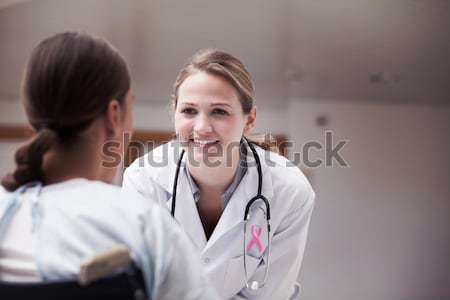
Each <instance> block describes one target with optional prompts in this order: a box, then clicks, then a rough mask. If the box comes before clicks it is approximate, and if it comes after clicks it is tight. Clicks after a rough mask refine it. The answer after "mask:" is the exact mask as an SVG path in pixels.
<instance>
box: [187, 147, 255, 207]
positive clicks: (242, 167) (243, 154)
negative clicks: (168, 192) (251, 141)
mask: <svg viewBox="0 0 450 300" xmlns="http://www.w3.org/2000/svg"><path fill="white" fill-rule="evenodd" d="M184 171H185V175H186V177H187V179H188V182H189V186H190V188H191V192H192V195H193V196H194V200H195V203H197V202H198V200H199V199H200V191H199V189H198V186H197V184H196V183H195V181H194V178H192V176H191V174H190V172H189V170H188V168H184ZM246 172H247V147H246V146H245V144H244V143H241V146H240V158H239V165H238V168H237V170H236V174H235V175H234V178H233V181H232V182H231V184H230V186H229V187H228V188H227V189H226V191H225V192H224V193H223V194H222V196H221V197H222V209H225V207H226V206H227V204H228V202H229V201H230V199H231V196H233V193H234V191H235V190H236V188H237V187H238V186H239V183H240V182H241V181H242V178H244V175H245V173H246Z"/></svg>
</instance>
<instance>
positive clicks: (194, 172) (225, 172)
mask: <svg viewBox="0 0 450 300" xmlns="http://www.w3.org/2000/svg"><path fill="white" fill-rule="evenodd" d="M236 150H237V151H233V152H232V157H231V158H230V159H227V158H224V159H223V161H222V162H221V163H220V164H219V165H208V164H205V163H204V162H200V163H197V164H195V165H193V164H191V163H189V160H188V161H187V167H188V170H189V173H190V174H191V176H192V178H193V179H194V181H195V183H196V184H197V186H198V188H199V190H200V193H201V192H202V191H216V192H219V193H223V192H225V191H226V190H227V188H228V187H229V186H230V185H231V183H232V182H233V179H234V176H235V175H236V171H237V168H238V165H239V163H240V152H239V150H238V149H236Z"/></svg>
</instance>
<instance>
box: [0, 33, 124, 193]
mask: <svg viewBox="0 0 450 300" xmlns="http://www.w3.org/2000/svg"><path fill="white" fill-rule="evenodd" d="M129 89H130V75H129V71H128V68H127V65H126V63H125V60H124V59H123V58H122V57H121V56H120V54H119V53H118V52H117V51H116V50H115V49H114V48H113V47H112V46H111V45H110V44H109V43H108V42H106V41H105V40H102V39H99V38H95V37H92V36H90V35H88V34H85V33H79V32H64V33H60V34H56V35H54V36H52V37H49V38H47V39H45V40H43V41H41V42H40V43H39V44H38V45H37V46H36V48H34V50H33V52H32V54H31V57H30V59H29V61H28V64H27V67H26V69H25V74H24V79H23V91H22V92H23V101H24V106H25V110H26V113H27V117H28V120H29V122H30V124H31V126H32V127H33V129H34V130H35V131H36V133H35V135H34V136H33V137H32V138H31V140H30V141H29V142H28V143H27V144H25V145H24V146H22V147H20V148H19V149H18V150H17V151H16V154H15V161H16V164H17V167H16V169H15V170H14V171H13V172H12V173H10V174H8V175H6V176H5V177H4V178H3V179H2V182H1V183H2V185H3V186H4V187H5V188H6V189H7V190H9V191H13V190H15V189H17V188H18V187H20V186H21V185H23V184H25V183H28V182H31V181H41V182H45V174H44V172H43V171H42V160H43V156H44V154H45V153H46V152H47V151H48V150H49V149H50V148H52V147H53V146H55V145H56V144H59V145H62V146H64V147H71V146H72V145H74V144H75V143H76V142H77V140H78V137H79V135H80V133H82V132H83V131H84V130H85V129H87V128H88V127H89V126H90V124H91V123H92V122H93V121H94V120H95V119H96V118H97V117H99V116H100V115H101V114H103V113H104V112H105V111H106V109H107V107H108V104H109V102H110V101H111V100H113V99H116V100H117V101H119V103H121V104H122V103H123V101H124V99H125V96H126V94H127V92H128V90H129Z"/></svg>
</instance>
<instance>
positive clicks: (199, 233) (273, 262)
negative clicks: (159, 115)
mask: <svg viewBox="0 0 450 300" xmlns="http://www.w3.org/2000/svg"><path fill="white" fill-rule="evenodd" d="M173 106H174V121H175V131H176V134H177V137H178V138H177V140H176V141H173V142H170V143H168V144H164V145H162V146H160V147H158V148H156V149H155V150H153V151H152V152H149V153H148V154H147V155H146V156H144V157H141V158H138V159H137V160H136V161H135V162H134V163H133V164H132V165H131V166H130V167H129V168H128V169H127V170H126V171H125V174H124V181H123V188H124V189H126V190H133V191H138V192H140V193H141V194H142V195H144V197H146V198H147V199H157V200H158V202H159V203H161V204H162V205H163V206H165V207H167V208H168V209H169V210H170V211H171V212H172V215H173V216H174V218H175V219H176V220H177V221H178V223H180V224H181V226H182V227H183V228H184V230H185V231H186V232H187V234H188V236H189V237H190V238H191V240H192V241H193V243H194V245H195V246H196V248H197V249H198V251H199V253H200V256H201V258H202V260H203V262H204V267H205V270H206V272H207V274H208V275H209V277H210V279H211V281H212V283H213V285H214V286H215V288H216V289H217V291H218V292H219V294H220V295H221V296H222V298H223V299H297V298H298V294H299V286H298V284H297V282H296V281H297V277H298V274H299V270H300V265H301V262H302V258H303V252H304V249H305V243H306V238H307V232H308V225H309V221H310V217H311V213H312V209H313V204H314V192H313V190H312V188H311V186H310V184H309V183H308V181H307V180H306V178H305V176H304V175H303V174H302V173H301V171H300V170H299V169H298V168H297V167H295V166H293V164H291V163H289V162H288V161H287V160H286V159H285V158H284V157H282V156H280V155H278V154H276V153H274V152H270V151H267V150H264V149H263V148H261V147H259V146H257V145H256V144H254V143H252V142H251V141H248V140H247V139H246V138H245V136H246V135H247V134H249V132H250V131H251V129H252V128H253V127H254V125H255V121H256V107H255V105H254V90H253V85H252V81H251V78H250V74H249V73H248V71H247V70H246V68H245V67H244V65H243V64H242V63H241V62H240V61H239V60H238V59H237V58H235V57H233V56H232V55H230V54H228V53H225V52H222V51H218V50H213V49H205V50H201V51H199V52H197V53H196V54H195V55H194V56H193V57H192V58H191V60H190V61H189V62H188V63H187V64H186V65H185V66H184V68H183V69H182V70H181V71H180V73H179V74H178V77H177V79H176V82H175V84H174V95H173ZM174 198H175V199H174Z"/></svg>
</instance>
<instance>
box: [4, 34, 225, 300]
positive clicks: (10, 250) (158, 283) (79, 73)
mask: <svg viewBox="0 0 450 300" xmlns="http://www.w3.org/2000/svg"><path fill="white" fill-rule="evenodd" d="M23 100H24V106H25V110H26V113H27V116H28V120H29V122H30V125H31V126H32V127H33V128H34V130H35V131H36V133H35V135H34V137H33V138H32V139H31V141H29V142H28V144H26V145H25V146H23V147H21V148H20V149H18V150H17V152H16V155H15V160H16V164H17V167H16V169H15V170H14V172H12V173H11V174H9V175H7V176H6V177H4V178H3V180H2V186H3V187H2V188H0V280H1V281H9V282H11V281H13V282H39V281H45V282H48V281H56V280H75V279H77V277H78V274H79V271H80V263H81V262H82V261H83V260H84V259H85V258H88V257H90V256H92V255H94V254H96V253H98V252H101V251H104V250H107V249H109V248H111V247H113V246H116V245H124V246H126V247H127V248H128V249H129V250H130V252H131V257H132V259H133V261H134V262H135V263H136V265H137V266H138V267H139V268H140V269H141V270H142V271H143V275H144V279H145V284H146V287H147V290H148V292H149V295H150V296H151V297H152V299H208V300H210V299H216V298H217V296H216V293H215V291H214V290H213V289H212V288H211V285H210V284H209V282H208V281H207V279H206V277H205V276H204V274H203V272H202V270H201V264H200V261H199V258H198V257H197V254H195V251H194V250H193V249H192V246H191V244H190V242H189V241H188V240H187V238H186V237H185V236H184V235H183V233H182V232H181V230H180V229H179V228H178V226H177V225H176V224H175V223H174V222H173V220H172V219H171V218H170V216H169V214H168V213H167V212H166V210H164V209H160V208H159V207H158V206H157V205H156V204H153V203H152V201H150V202H149V201H146V200H144V199H141V197H140V195H138V194H126V195H125V194H123V193H122V192H121V189H120V188H119V187H115V186H113V185H110V184H109V183H110V182H111V181H112V180H113V178H114V176H115V174H116V172H117V169H118V165H119V163H118V162H116V163H115V164H113V163H114V160H111V157H108V156H107V155H105V153H110V152H111V151H112V150H115V151H116V153H122V152H123V150H124V149H126V147H127V145H125V142H124V141H123V140H124V139H123V135H124V133H125V132H129V131H131V130H132V108H133V94H132V92H131V90H130V76H129V72H128V69H127V66H126V63H125V61H124V60H123V58H122V57H121V56H120V55H119V53H118V52H117V51H116V50H115V49H114V48H113V47H112V46H111V45H109V44H108V43H107V42H106V41H104V40H101V39H98V38H94V37H91V36H89V35H87V34H83V33H76V32H66V33H61V34H57V35H54V36H52V37H50V38H47V39H45V40H43V41H42V42H40V43H39V44H38V45H37V47H36V48H35V49H34V50H33V52H32V55H31V58H30V60H29V62H28V65H27V68H26V70H25V74H24V79H23ZM106 146H108V147H109V148H108V147H106ZM104 148H105V149H104ZM106 148H108V149H106ZM117 151H120V152H117ZM107 165H109V166H108V167H107ZM112 165H114V166H112Z"/></svg>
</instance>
